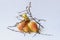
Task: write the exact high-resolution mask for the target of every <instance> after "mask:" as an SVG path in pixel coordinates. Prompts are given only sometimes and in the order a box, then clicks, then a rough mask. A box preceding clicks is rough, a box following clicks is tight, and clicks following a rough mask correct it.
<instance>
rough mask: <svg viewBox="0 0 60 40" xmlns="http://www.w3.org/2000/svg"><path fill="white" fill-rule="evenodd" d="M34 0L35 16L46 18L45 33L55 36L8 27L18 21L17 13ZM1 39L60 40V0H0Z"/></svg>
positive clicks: (33, 12) (44, 23) (43, 23)
mask: <svg viewBox="0 0 60 40" xmlns="http://www.w3.org/2000/svg"><path fill="white" fill-rule="evenodd" d="M30 1H31V2H32V8H31V12H32V14H33V16H34V17H37V18H39V19H46V20H47V21H46V22H42V25H43V26H44V27H45V28H44V29H43V31H44V32H43V33H47V34H52V35H53V36H47V35H39V34H37V35H36V36H35V37H32V36H33V35H30V34H26V36H24V35H23V34H22V33H16V32H13V31H10V30H8V29H7V27H8V26H10V25H14V24H15V23H16V22H17V19H16V15H17V14H18V12H19V11H22V10H24V9H25V7H26V6H27V5H28V3H29V2H30ZM0 40H60V0H0Z"/></svg>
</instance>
